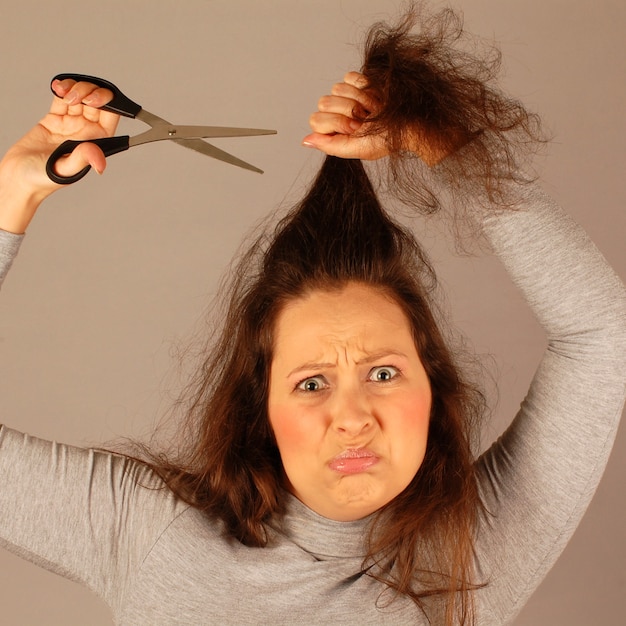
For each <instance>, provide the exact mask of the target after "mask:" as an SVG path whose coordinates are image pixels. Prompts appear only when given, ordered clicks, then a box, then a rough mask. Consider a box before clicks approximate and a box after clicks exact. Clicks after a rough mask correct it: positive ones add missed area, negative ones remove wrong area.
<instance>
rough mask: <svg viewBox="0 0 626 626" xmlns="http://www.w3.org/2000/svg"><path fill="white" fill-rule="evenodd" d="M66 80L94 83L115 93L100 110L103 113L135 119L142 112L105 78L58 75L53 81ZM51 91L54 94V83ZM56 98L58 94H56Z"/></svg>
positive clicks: (82, 75) (84, 75)
mask: <svg viewBox="0 0 626 626" xmlns="http://www.w3.org/2000/svg"><path fill="white" fill-rule="evenodd" d="M66 78H71V79H72V80H75V81H76V82H79V83H80V82H86V83H93V84H94V85H97V86H98V87H104V88H105V89H110V90H111V91H112V92H113V100H111V102H109V103H108V104H105V105H104V106H101V107H100V108H101V109H102V110H103V111H111V112H112V113H117V114H118V115H123V116H124V117H135V116H136V115H137V113H139V111H141V105H140V104H137V103H136V102H133V101H132V100H131V99H130V98H128V97H127V96H125V95H124V94H123V93H122V92H121V91H120V90H119V89H118V88H117V87H116V86H115V85H114V84H113V83H110V82H109V81H108V80H104V78H97V77H96V76H87V75H86V74H57V75H56V76H55V77H54V78H53V79H52V81H55V80H65V79H66ZM50 89H51V90H52V93H54V90H53V89H52V82H51V83H50ZM54 95H55V96H56V94H54Z"/></svg>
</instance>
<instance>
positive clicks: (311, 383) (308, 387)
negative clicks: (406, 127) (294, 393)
mask: <svg viewBox="0 0 626 626" xmlns="http://www.w3.org/2000/svg"><path fill="white" fill-rule="evenodd" d="M323 388H324V379H323V378H322V377H321V376H314V377H313V378H305V379H304V380H303V381H301V382H299V383H298V384H297V386H296V389H298V390H299V391H320V389H323Z"/></svg>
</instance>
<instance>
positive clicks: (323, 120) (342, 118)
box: [302, 72, 389, 160]
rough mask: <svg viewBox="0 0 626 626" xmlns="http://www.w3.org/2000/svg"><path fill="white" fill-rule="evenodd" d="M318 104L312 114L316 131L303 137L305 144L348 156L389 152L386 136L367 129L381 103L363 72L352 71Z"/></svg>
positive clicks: (376, 156)
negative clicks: (370, 119) (370, 118)
mask: <svg viewBox="0 0 626 626" xmlns="http://www.w3.org/2000/svg"><path fill="white" fill-rule="evenodd" d="M317 108H318V110H317V111H316V112H315V113H313V114H312V115H311V117H310V118H309V124H310V126H311V129H312V130H313V132H312V133H311V134H310V135H307V136H306V137H305V138H304V139H303V140H302V144H303V145H305V146H308V147H310V148H317V149H318V150H321V151H322V152H324V153H326V154H330V155H332V156H338V157H342V158H344V159H363V160H374V159H380V158H381V157H384V156H387V154H389V152H388V150H387V145H386V142H385V138H384V136H382V135H376V134H368V133H367V132H364V131H366V130H367V124H368V122H367V118H368V117H369V116H371V115H372V114H375V113H376V108H377V103H376V100H375V99H374V98H373V97H372V95H371V94H369V93H368V91H367V81H366V79H365V77H364V76H363V75H362V74H359V73H358V72H348V73H347V74H346V75H345V76H344V79H343V82H341V83H336V84H335V85H333V87H332V89H331V93H330V94H329V95H326V96H322V97H321V98H320V99H319V101H318V103H317Z"/></svg>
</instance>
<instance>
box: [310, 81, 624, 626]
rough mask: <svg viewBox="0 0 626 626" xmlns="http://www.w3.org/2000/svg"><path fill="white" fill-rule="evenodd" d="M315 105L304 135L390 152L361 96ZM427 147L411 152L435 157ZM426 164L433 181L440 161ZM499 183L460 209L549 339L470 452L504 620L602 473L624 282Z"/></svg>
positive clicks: (490, 580)
mask: <svg viewBox="0 0 626 626" xmlns="http://www.w3.org/2000/svg"><path fill="white" fill-rule="evenodd" d="M333 91H334V92H339V91H341V88H339V89H338V88H335V89H334V90H333ZM344 93H346V94H347V93H348V90H347V89H346V90H345V91H344ZM320 104H321V109H323V110H320V111H318V112H317V113H316V114H314V116H313V117H312V118H311V123H312V127H313V130H314V133H313V134H312V135H309V136H308V137H307V138H305V142H306V143H307V144H308V145H311V146H312V147H317V148H318V149H321V150H322V151H324V152H329V153H333V154H338V155H342V154H343V155H345V156H350V157H358V156H359V155H363V156H364V158H371V155H372V150H371V148H372V145H375V146H376V156H384V155H385V154H386V143H385V142H384V141H380V142H379V143H373V140H372V138H370V137H369V136H368V137H365V138H364V137H362V136H360V133H359V130H358V128H359V125H358V124H353V125H352V126H353V127H354V129H353V128H352V126H351V125H350V120H351V118H352V117H353V116H354V111H358V107H359V106H360V104H361V102H360V99H357V98H352V102H349V101H346V100H345V99H338V98H335V97H332V98H327V99H322V100H321V101H320ZM364 123H365V124H367V121H365V122H364ZM364 142H367V143H364ZM429 154H431V150H430V149H429V148H424V149H421V150H420V151H418V156H421V157H422V158H423V159H424V160H425V161H430V162H431V163H432V162H433V161H436V160H438V159H430V158H429V157H428V155H429ZM424 155H426V158H424ZM496 156H497V155H496ZM461 158H462V156H461ZM461 165H462V163H461ZM504 165H505V167H506V166H507V164H504ZM432 174H433V178H434V180H435V181H437V179H438V168H437V167H435V168H433V170H432ZM462 175H463V170H462V168H461V169H459V176H462ZM446 180H447V179H446V177H445V176H444V177H441V180H440V183H441V184H442V185H444V184H445V181H446ZM500 191H501V192H502V193H503V194H504V195H505V196H506V197H507V198H508V199H509V200H512V206H507V207H503V206H502V205H496V204H494V203H493V202H492V201H491V200H490V199H489V194H488V193H487V190H486V189H485V187H484V186H481V185H474V186H472V185H471V184H469V182H468V183H467V185H466V189H465V190H463V200H464V201H465V202H466V203H467V206H466V207H465V208H466V211H467V213H468V214H469V215H472V216H473V217H474V218H475V220H476V222H477V223H478V225H479V226H480V227H481V229H482V231H483V232H484V234H485V236H486V238H487V239H488V241H489V243H490V244H491V247H492V249H493V252H494V253H495V254H496V255H497V256H498V257H499V258H500V260H501V261H502V263H503V264H504V266H505V268H506V269H507V271H508V273H509V276H510V277H511V280H512V281H513V282H514V283H515V284H516V285H517V286H518V288H519V289H520V290H521V291H522V293H523V295H524V297H525V299H526V301H527V302H528V304H529V306H530V307H531V309H532V310H533V312H534V314H535V316H536V317H537V319H538V321H539V322H540V323H541V325H542V327H543V329H544V331H545V333H546V335H547V339H548V347H547V349H546V352H545V354H544V356H543V358H542V361H541V363H540V365H539V368H538V370H537V372H536V374H535V377H534V379H533V381H532V384H531V386H530V389H529V391H528V395H527V397H526V399H525V401H524V403H523V405H522V407H521V410H520V412H519V414H518V415H517V416H516V417H515V419H514V420H513V422H512V424H511V426H510V427H509V428H508V430H507V431H506V433H505V434H504V435H503V436H502V437H501V438H500V439H499V440H498V441H497V442H496V443H495V444H494V445H493V446H492V447H491V448H490V449H489V450H488V451H487V452H486V453H485V454H484V455H483V456H482V457H481V458H480V459H479V460H478V465H477V468H478V479H479V483H480V490H481V495H482V500H483V503H484V505H485V510H484V514H483V515H481V520H480V524H479V529H478V535H477V541H476V559H477V565H478V573H479V575H480V577H481V579H482V581H483V582H485V583H487V585H486V586H485V587H484V588H483V589H481V590H480V591H478V592H477V608H478V615H479V623H481V624H506V623H509V622H510V620H512V619H513V618H514V616H515V615H516V614H517V612H518V611H519V610H520V609H521V607H522V606H523V604H524V602H525V601H526V600H527V599H528V597H529V596H530V594H531V593H532V592H533V591H534V590H535V589H536V587H537V586H538V585H539V583H540V582H541V580H542V579H543V577H544V576H545V574H546V573H547V572H548V570H549V569H550V567H551V566H552V565H553V564H554V562H555V561H556V559H557V558H558V556H559V554H560V553H561V552H562V550H563V548H564V547H565V545H566V543H567V541H568V540H569V538H570V537H571V535H572V534H573V532H574V530H575V528H576V526H577V525H578V523H579V521H580V519H581V517H582V515H583V514H584V511H585V510H586V508H587V506H588V504H589V502H590V500H591V498H592V496H593V493H594V491H595V489H596V487H597V485H598V482H599V480H600V478H601V476H602V473H603V470H604V467H605V465H606V462H607V460H608V456H609V453H610V450H611V447H612V444H613V440H614V437H615V433H616V430H617V426H618V423H619V419H620V416H621V412H622V408H623V403H624V397H625V394H626V292H625V290H624V286H623V285H622V283H621V281H620V280H619V278H618V277H617V276H616V275H615V273H614V272H613V271H612V270H611V268H610V267H609V266H608V265H607V263H606V261H605V260H604V258H603V257H602V255H601V254H600V253H599V251H598V250H597V249H596V247H595V246H594V245H593V243H592V242H591V241H590V240H589V238H588V237H587V235H586V234H585V233H584V231H583V230H582V228H581V227H580V226H578V225H577V224H576V223H575V222H574V221H573V220H572V219H571V218H570V217H569V216H567V215H566V214H565V212H564V211H563V210H562V209H561V208H560V207H558V206H557V205H556V203H555V202H554V201H553V200H552V199H551V198H550V197H548V196H547V195H546V194H545V193H544V192H543V191H542V190H541V188H540V187H539V186H538V185H536V184H534V183H527V184H518V183H515V182H513V181H511V180H506V181H504V182H503V184H502V186H501V187H500ZM442 192H445V189H442Z"/></svg>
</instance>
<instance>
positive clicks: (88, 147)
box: [54, 142, 107, 176]
mask: <svg viewBox="0 0 626 626" xmlns="http://www.w3.org/2000/svg"><path fill="white" fill-rule="evenodd" d="M87 165H90V166H91V167H93V169H94V170H96V172H98V174H102V172H104V170H105V169H106V165H107V163H106V158H105V156H104V153H103V152H102V150H101V149H100V148H99V147H98V146H97V145H96V144H94V143H89V142H86V143H81V144H80V145H78V146H76V148H74V150H73V151H72V152H71V153H70V154H68V155H67V156H65V157H62V158H60V159H59V160H58V161H57V162H56V164H55V167H54V169H55V171H56V173H57V174H58V175H59V176H73V175H74V174H76V173H77V172H80V171H81V170H82V169H83V168H85V167H86V166H87Z"/></svg>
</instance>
